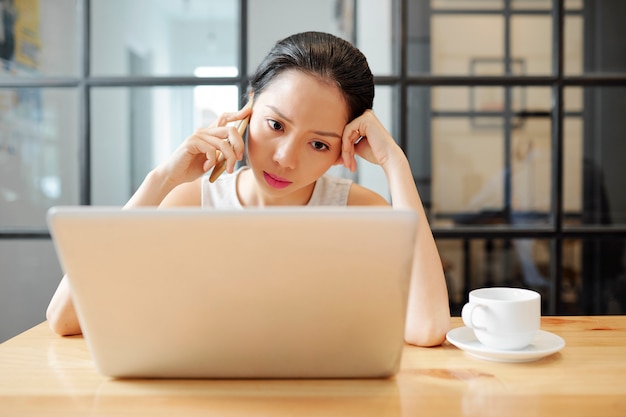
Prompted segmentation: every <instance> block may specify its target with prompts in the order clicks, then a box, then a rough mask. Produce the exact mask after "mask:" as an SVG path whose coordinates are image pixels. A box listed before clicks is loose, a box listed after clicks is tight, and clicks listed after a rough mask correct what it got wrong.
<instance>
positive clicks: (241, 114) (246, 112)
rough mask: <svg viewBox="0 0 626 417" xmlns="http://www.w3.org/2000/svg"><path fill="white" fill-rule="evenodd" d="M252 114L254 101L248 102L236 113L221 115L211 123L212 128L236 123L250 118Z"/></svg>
mask: <svg viewBox="0 0 626 417" xmlns="http://www.w3.org/2000/svg"><path fill="white" fill-rule="evenodd" d="M251 114H252V100H250V101H248V103H246V105H245V106H243V107H242V108H241V109H240V110H238V111H236V112H227V113H222V114H220V115H219V116H218V117H217V119H216V120H215V121H214V122H213V123H211V126H210V127H219V126H226V125H227V124H228V123H231V122H236V121H239V120H244V119H246V118H249V117H250V115H251Z"/></svg>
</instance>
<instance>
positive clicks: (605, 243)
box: [0, 0, 626, 342]
mask: <svg viewBox="0 0 626 417" xmlns="http://www.w3.org/2000/svg"><path fill="white" fill-rule="evenodd" d="M625 19H626V2H625V1H621V0H594V1H585V0H316V1H304V0H295V1H294V0H0V342H2V341H4V340H6V339H8V338H10V337H12V336H14V335H16V334H18V333H20V332H22V331H24V330H26V329H28V328H29V327H31V326H33V325H35V324H37V323H40V322H41V321H43V320H44V319H45V309H46V307H47V305H48V302H49V300H50V298H51V296H52V293H53V292H54V290H55V288H56V286H57V285H58V282H59V281H60V279H61V276H62V268H61V266H60V265H59V262H58V260H57V257H56V253H55V249H54V246H53V244H52V241H51V239H50V235H49V233H48V229H47V225H46V217H45V216H46V211H47V209H48V208H49V207H51V206H54V205H61V204H64V205H66V204H69V205H76V204H81V205H89V204H93V205H96V204H97V205H122V204H124V203H125V202H126V200H127V199H128V198H129V197H130V196H131V194H132V193H133V192H134V190H135V189H136V188H137V186H138V185H139V184H140V183H141V181H142V180H143V178H144V176H145V175H146V173H147V172H148V171H149V170H151V169H152V168H153V167H154V166H155V165H157V164H158V163H159V162H161V161H163V160H164V159H165V158H166V157H167V156H168V155H169V154H170V152H172V151H173V149H174V148H176V147H177V146H178V144H179V143H180V142H181V141H183V140H184V139H185V138H186V137H187V136H188V135H189V134H191V133H192V132H193V131H194V129H195V128H197V127H200V126H204V125H207V124H209V123H211V122H212V121H213V120H214V118H215V117H216V115H218V114H220V113H221V112H224V111H234V110H236V109H237V108H238V107H239V106H240V105H241V103H242V95H243V93H244V92H245V89H246V87H247V83H248V78H247V77H248V75H249V74H250V73H251V72H252V71H253V70H254V68H255V67H256V66H257V65H258V64H259V63H260V61H261V59H262V58H263V57H264V56H265V54H266V53H267V52H268V51H269V49H270V48H271V46H272V45H273V44H274V43H275V42H276V41H277V40H279V39H281V38H283V37H286V36H288V35H290V34H293V33H296V32H301V31H305V30H318V31H325V32H331V33H334V34H336V35H338V36H341V37H343V38H345V39H347V40H349V41H350V42H352V43H354V44H355V45H356V46H357V47H359V48H360V49H361V50H362V51H363V52H364V53H365V55H366V56H367V58H368V61H369V64H370V66H371V68H372V71H373V72H374V74H375V81H376V98H375V105H374V110H375V111H376V113H377V114H378V116H379V118H380V119H381V120H382V121H383V123H384V124H385V125H386V126H387V127H388V129H389V131H390V132H392V134H393V135H394V137H395V138H396V140H397V141H398V143H399V144H400V145H401V146H402V148H403V149H404V150H405V152H406V154H407V155H408V157H409V160H410V162H411V165H412V169H413V174H414V179H415V182H416V185H417V187H418V189H419V191H420V194H421V197H422V200H423V202H424V204H425V207H426V209H427V213H428V216H429V218H430V221H431V226H432V228H433V232H434V234H435V238H436V240H437V245H438V247H439V250H440V253H441V257H442V261H443V263H444V269H445V272H446V279H447V282H448V288H449V292H450V303H451V308H452V312H453V314H455V315H457V314H459V309H460V306H462V304H463V303H464V302H465V301H466V297H467V293H468V292H469V291H470V290H471V289H473V288H476V287H482V286H496V285H508V286H519V287H526V288H532V289H535V290H537V291H539V292H541V293H542V295H543V299H542V300H543V305H542V313H543V314H544V315H554V314H559V315H569V314H624V313H625V312H626V277H625V275H624V272H625V269H624V245H625V242H626V193H625V192H624V189H623V178H624V177H625V174H626V169H625V168H624V166H625V164H624V161H623V159H624V156H626V118H625V117H624V115H625V114H626V25H624V24H623V22H624V20H625ZM333 173H334V174H336V175H344V176H348V175H351V176H352V178H353V179H354V180H356V181H358V182H359V183H361V184H363V185H365V186H367V187H370V188H372V189H374V190H376V191H377V192H379V193H381V194H382V195H383V196H385V197H386V198H388V199H389V192H388V190H387V186H386V181H385V178H384V175H383V174H382V171H381V170H380V169H379V168H378V167H376V166H372V165H369V164H367V163H365V162H363V161H360V164H359V169H358V171H357V173H356V174H349V173H346V172H344V171H343V170H341V169H337V168H333ZM85 238H89V237H88V236H86V237H85ZM112 308H114V306H112Z"/></svg>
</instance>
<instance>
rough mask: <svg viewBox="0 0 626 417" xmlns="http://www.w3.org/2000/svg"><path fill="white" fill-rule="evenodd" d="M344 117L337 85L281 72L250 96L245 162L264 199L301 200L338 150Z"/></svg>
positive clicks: (277, 201)
mask: <svg viewBox="0 0 626 417" xmlns="http://www.w3.org/2000/svg"><path fill="white" fill-rule="evenodd" d="M347 121H348V111H347V105H346V103H345V100H344V98H343V96H342V95H341V92H340V90H339V88H338V87H337V86H335V85H331V84H327V83H325V82H322V81H320V80H319V79H317V78H315V77H313V76H311V75H308V74H304V73H302V72H300V71H295V70H291V71H286V72H284V73H283V74H281V75H279V76H278V77H277V78H276V79H274V81H272V82H271V83H270V84H269V85H268V86H267V87H266V88H265V90H264V91H263V93H262V94H260V95H258V96H257V97H254V107H253V112H252V117H251V119H250V126H249V131H248V165H249V166H250V168H251V169H252V172H253V174H254V177H255V179H256V183H257V190H256V191H257V195H259V197H261V198H262V199H264V201H265V203H266V204H306V203H307V201H308V200H309V198H310V196H311V193H312V192H313V187H314V185H315V181H316V180H317V179H318V178H319V177H321V176H322V175H323V174H324V173H325V172H326V171H327V170H328V168H330V167H331V166H332V165H334V164H335V163H337V162H338V159H339V157H340V155H341V137H342V134H343V130H344V127H345V125H346V123H347Z"/></svg>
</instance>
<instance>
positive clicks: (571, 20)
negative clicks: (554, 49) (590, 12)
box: [563, 15, 584, 75]
mask: <svg viewBox="0 0 626 417" xmlns="http://www.w3.org/2000/svg"><path fill="white" fill-rule="evenodd" d="M583 27H584V21H583V17H582V16H580V15H567V16H565V22H564V24H563V48H564V51H563V59H564V62H563V70H564V72H565V74H566V75H580V74H582V72H583V57H584V56H583V44H584V39H583Z"/></svg>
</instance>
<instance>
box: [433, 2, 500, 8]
mask: <svg viewBox="0 0 626 417" xmlns="http://www.w3.org/2000/svg"><path fill="white" fill-rule="evenodd" d="M430 3H431V7H432V8H433V10H438V9H440V10H494V9H495V10H500V9H502V8H503V7H504V0H431V2H430Z"/></svg>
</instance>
